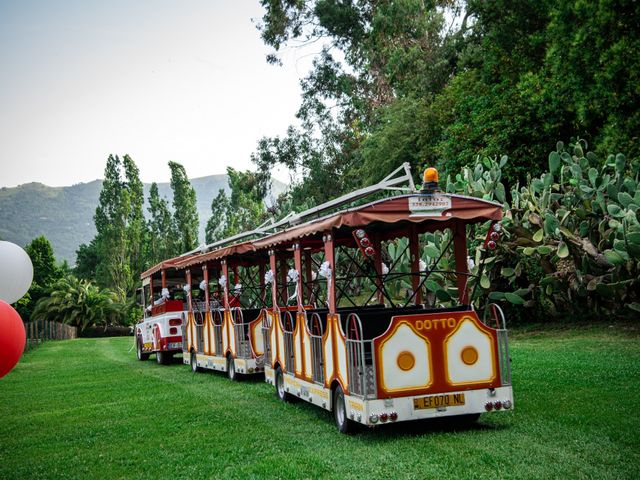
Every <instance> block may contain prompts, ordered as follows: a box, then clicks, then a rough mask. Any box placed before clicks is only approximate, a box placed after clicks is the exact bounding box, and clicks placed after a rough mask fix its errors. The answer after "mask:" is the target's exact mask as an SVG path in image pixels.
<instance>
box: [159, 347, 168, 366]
mask: <svg viewBox="0 0 640 480" xmlns="http://www.w3.org/2000/svg"><path fill="white" fill-rule="evenodd" d="M168 356H169V355H167V354H166V353H165V352H161V351H160V350H158V351H157V352H156V362H158V365H166V364H167V360H168V358H167V357H168Z"/></svg>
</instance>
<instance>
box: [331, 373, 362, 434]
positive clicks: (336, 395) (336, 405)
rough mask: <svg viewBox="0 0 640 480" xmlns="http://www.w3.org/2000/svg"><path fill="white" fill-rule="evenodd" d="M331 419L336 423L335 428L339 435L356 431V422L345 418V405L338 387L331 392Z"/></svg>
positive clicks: (342, 393) (342, 394) (340, 389)
mask: <svg viewBox="0 0 640 480" xmlns="http://www.w3.org/2000/svg"><path fill="white" fill-rule="evenodd" d="M333 418H334V419H335V421H336V427H338V430H340V432H341V433H347V434H350V433H353V432H355V431H356V427H357V425H356V422H354V421H353V420H349V417H347V405H346V402H345V401H344V392H343V391H342V387H341V386H340V385H338V388H336V390H335V391H334V392H333Z"/></svg>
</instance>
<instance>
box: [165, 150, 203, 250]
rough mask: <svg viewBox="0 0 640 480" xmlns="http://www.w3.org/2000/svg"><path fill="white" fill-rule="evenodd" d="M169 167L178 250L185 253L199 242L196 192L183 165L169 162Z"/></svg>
mask: <svg viewBox="0 0 640 480" xmlns="http://www.w3.org/2000/svg"><path fill="white" fill-rule="evenodd" d="M169 168H170V169H171V189H172V190H173V215H174V219H175V223H176V228H177V232H178V242H177V243H178V250H179V251H180V252H181V253H184V252H187V251H190V250H193V249H194V248H195V247H196V246H197V243H198V210H197V208H196V192H195V190H194V189H193V187H192V186H191V183H190V182H189V179H188V178H187V172H186V171H185V169H184V167H183V166H182V165H180V164H179V163H176V162H169Z"/></svg>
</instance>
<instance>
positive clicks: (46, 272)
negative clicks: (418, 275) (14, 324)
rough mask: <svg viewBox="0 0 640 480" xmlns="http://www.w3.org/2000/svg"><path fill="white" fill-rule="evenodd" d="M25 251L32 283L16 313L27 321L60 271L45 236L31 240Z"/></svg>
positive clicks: (57, 277)
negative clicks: (31, 273) (30, 269)
mask: <svg viewBox="0 0 640 480" xmlns="http://www.w3.org/2000/svg"><path fill="white" fill-rule="evenodd" d="M25 251H26V252H27V254H28V255H29V258H30V259H31V263H32V264H33V282H32V283H31V287H30V288H29V291H28V292H27V295H25V298H24V299H21V301H20V302H19V304H18V313H19V314H20V316H21V317H22V319H23V320H25V321H28V320H29V319H30V318H31V317H32V314H33V309H34V308H35V305H36V303H37V302H38V301H39V300H40V299H41V298H43V297H45V296H47V295H48V294H49V292H50V290H51V287H52V285H53V284H54V283H55V282H56V281H57V280H58V279H59V278H60V277H61V270H60V268H58V267H57V266H56V259H55V257H54V255H53V247H52V246H51V243H50V242H49V240H48V239H47V238H46V237H45V236H43V235H41V236H39V237H36V238H34V239H33V240H31V242H30V243H29V244H28V245H27V246H26V247H25Z"/></svg>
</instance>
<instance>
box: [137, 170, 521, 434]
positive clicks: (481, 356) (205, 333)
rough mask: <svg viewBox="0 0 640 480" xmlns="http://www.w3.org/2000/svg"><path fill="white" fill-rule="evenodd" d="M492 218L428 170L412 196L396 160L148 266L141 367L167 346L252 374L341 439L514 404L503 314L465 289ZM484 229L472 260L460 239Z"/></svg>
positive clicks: (206, 363) (213, 366)
mask: <svg viewBox="0 0 640 480" xmlns="http://www.w3.org/2000/svg"><path fill="white" fill-rule="evenodd" d="M501 218H502V206H501V205H500V204H498V203H494V202H491V201H487V200H483V199H479V198H472V197H467V196H461V195H454V194H447V193H442V192H440V191H439V189H438V174H437V171H435V169H427V170H426V171H425V174H424V183H423V185H422V188H421V189H420V190H417V189H416V188H415V185H414V182H413V178H412V175H411V170H410V168H409V166H408V164H404V165H402V166H401V167H400V168H399V169H397V170H396V171H394V172H393V173H392V174H391V175H389V176H388V177H386V178H385V179H384V180H382V181H381V182H380V183H378V184H376V185H373V186H371V187H367V188H363V189H360V190H357V191H355V192H352V193H350V194H348V195H345V196H343V197H340V198H338V199H335V200H332V201H330V202H327V203H325V204H323V205H319V206H317V207H314V208H312V209H310V210H307V211H305V212H302V213H297V214H296V213H290V214H289V215H287V216H286V217H285V218H284V219H282V220H280V221H278V222H271V223H266V224H263V225H261V226H260V227H258V228H257V229H256V230H253V231H250V232H245V233H243V234H240V235H236V236H234V237H231V238H228V239H225V240H222V241H219V242H215V243H213V244H210V245H207V246H204V247H201V248H199V249H197V250H194V251H192V252H188V253H185V254H184V255H182V256H180V257H177V258H173V259H169V260H166V261H164V262H162V263H160V264H158V265H156V266H154V267H153V268H151V269H150V270H148V271H146V272H144V273H143V274H142V281H143V298H145V299H146V303H147V304H149V307H146V308H145V317H144V319H143V320H142V321H141V322H140V323H139V324H138V325H137V327H136V332H137V345H138V358H140V359H144V358H146V357H147V356H148V355H149V354H150V353H152V352H157V355H158V358H159V360H158V361H159V362H160V363H161V362H164V361H165V360H166V358H167V356H168V355H171V354H172V353H173V352H175V351H176V349H178V350H180V351H181V352H182V358H183V362H184V363H185V364H188V365H190V366H191V369H192V370H193V371H194V372H196V371H198V370H206V369H210V370H219V371H223V372H227V375H228V376H229V378H230V379H236V378H237V377H238V376H239V375H242V374H255V373H261V374H263V375H264V378H265V381H266V382H268V383H269V384H272V385H273V386H274V387H275V393H276V395H277V396H278V398H279V399H281V400H282V401H285V402H286V401H292V400H295V399H302V400H304V401H307V402H309V403H312V404H314V405H317V406H318V407H320V408H323V409H326V410H329V411H332V412H333V414H334V418H335V422H336V425H337V427H338V429H339V430H340V431H341V432H345V433H346V432H350V431H352V430H353V429H354V428H356V427H357V426H358V424H361V425H366V426H375V425H380V424H385V423H393V422H401V421H411V420H419V419H426V418H435V417H449V416H450V417H456V419H462V420H466V421H473V420H475V419H477V418H478V416H479V415H480V414H481V413H483V412H495V411H498V410H509V409H512V408H513V392H512V388H511V375H510V359H509V351H508V342H507V331H506V326H505V318H504V315H503V313H502V310H501V309H500V307H499V306H498V305H495V304H491V305H488V306H487V308H486V309H485V315H484V318H483V319H482V320H481V319H480V317H479V315H478V313H477V312H476V310H475V309H474V306H473V304H472V301H471V299H472V298H473V293H474V292H473V291H472V288H470V286H469V280H470V278H472V277H473V276H474V275H472V273H471V271H470V265H469V264H470V263H471V262H472V261H476V262H477V263H480V264H481V262H482V258H483V256H484V255H486V253H487V252H489V251H490V250H492V249H494V248H495V246H496V242H497V241H499V238H500V235H501V228H500V223H499V221H500V220H501ZM485 226H486V228H487V234H486V238H485V240H484V243H482V242H480V244H479V245H477V246H476V248H474V250H476V251H477V255H476V252H475V251H474V252H473V254H474V257H473V259H472V258H471V257H469V256H468V245H469V244H471V240H470V238H471V237H470V234H469V231H468V230H469V229H471V228H474V229H477V228H483V227H485ZM436 235H437V242H438V248H435V247H434V246H433V243H431V244H429V247H427V240H428V239H431V240H434V239H435V238H436ZM481 268H482V267H481V265H479V269H480V270H481ZM479 273H480V275H481V271H480V272H479ZM476 277H477V275H476Z"/></svg>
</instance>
